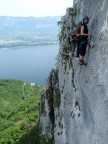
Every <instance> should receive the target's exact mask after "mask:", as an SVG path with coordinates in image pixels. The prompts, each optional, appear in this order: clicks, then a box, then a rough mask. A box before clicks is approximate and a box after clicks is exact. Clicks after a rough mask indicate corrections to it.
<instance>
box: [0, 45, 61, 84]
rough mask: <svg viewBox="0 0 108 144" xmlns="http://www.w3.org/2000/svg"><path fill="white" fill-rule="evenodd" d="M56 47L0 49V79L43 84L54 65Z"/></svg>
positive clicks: (56, 52)
mask: <svg viewBox="0 0 108 144" xmlns="http://www.w3.org/2000/svg"><path fill="white" fill-rule="evenodd" d="M57 54H58V45H46V46H32V47H29V46H28V47H25V46H20V47H12V48H1V49H0V79H17V80H25V81H29V82H35V83H36V84H45V83H46V81H47V77H48V75H49V72H50V71H51V69H52V68H53V67H54V65H55V63H56V57H57Z"/></svg>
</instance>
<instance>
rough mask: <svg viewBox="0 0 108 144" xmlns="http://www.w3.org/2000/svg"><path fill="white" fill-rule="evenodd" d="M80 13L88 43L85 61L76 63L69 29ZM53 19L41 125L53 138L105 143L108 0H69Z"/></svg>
mask: <svg viewBox="0 0 108 144" xmlns="http://www.w3.org/2000/svg"><path fill="white" fill-rule="evenodd" d="M86 15H87V16H89V17H90V24H89V31H90V33H91V34H92V38H91V45H92V47H91V48H88V49H87V53H86V61H87V63H88V64H87V66H80V65H79V64H78V59H77V58H76V57H75V56H74V47H75V45H74V43H73V42H72V41H71V40H70V32H72V31H73V30H74V29H75V28H76V25H77V24H78V22H80V20H81V19H82V18H83V17H84V16H86ZM59 25H60V32H59V33H60V34H59V41H60V50H59V55H58V63H57V67H56V70H54V71H53V72H52V74H50V76H49V77H50V78H51V79H50V81H49V84H48V87H47V89H46V91H45V94H44V96H43V97H44V101H43V103H44V110H45V111H44V112H42V114H41V118H40V121H41V127H42V131H43V132H44V134H48V132H49V133H51V134H52V136H53V141H54V142H55V144H108V0H103V1H102V0H74V7H73V8H69V9H68V10H67V12H66V15H65V16H64V17H62V19H61V21H60V22H59ZM54 73H55V74H54ZM55 75H56V76H55ZM50 90H51V91H50ZM48 91H50V92H48ZM47 92H48V93H47ZM48 99H50V100H51V102H50V104H49V100H48ZM54 99H55V100H54ZM46 107H47V108H46ZM45 113H46V115H45ZM51 117H52V118H53V120H52V119H51ZM45 119H48V121H46V122H45V123H44V120H45ZM48 122H49V123H48ZM43 123H44V124H43ZM46 125H47V128H48V125H49V129H47V130H46V131H45V127H46Z"/></svg>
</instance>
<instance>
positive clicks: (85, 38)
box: [80, 24, 88, 41]
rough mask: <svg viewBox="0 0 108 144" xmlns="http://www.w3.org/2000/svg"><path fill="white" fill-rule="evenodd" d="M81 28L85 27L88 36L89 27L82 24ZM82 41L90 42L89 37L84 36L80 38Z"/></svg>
mask: <svg viewBox="0 0 108 144" xmlns="http://www.w3.org/2000/svg"><path fill="white" fill-rule="evenodd" d="M81 26H84V33H85V34H88V27H87V25H85V24H81ZM80 40H81V41H88V36H84V35H82V36H80Z"/></svg>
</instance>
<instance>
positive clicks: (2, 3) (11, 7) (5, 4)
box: [0, 0, 73, 17]
mask: <svg viewBox="0 0 108 144" xmlns="http://www.w3.org/2000/svg"><path fill="white" fill-rule="evenodd" d="M72 4H73V0H0V16H24V17H27V16H35V17H44V16H62V15H64V13H65V11H66V8H67V7H70V6H72Z"/></svg>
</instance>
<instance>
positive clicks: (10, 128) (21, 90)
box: [0, 80, 42, 144]
mask: <svg viewBox="0 0 108 144" xmlns="http://www.w3.org/2000/svg"><path fill="white" fill-rule="evenodd" d="M41 90H42V87H39V86H31V85H30V84H27V83H26V84H24V82H23V81H13V80H12V81H10V80H1V81H0V144H16V143H17V142H18V141H19V139H21V138H22V137H23V135H26V134H27V133H29V132H30V131H31V129H33V127H35V125H36V122H37V121H38V114H39V105H38V104H39V102H40V93H41Z"/></svg>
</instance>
